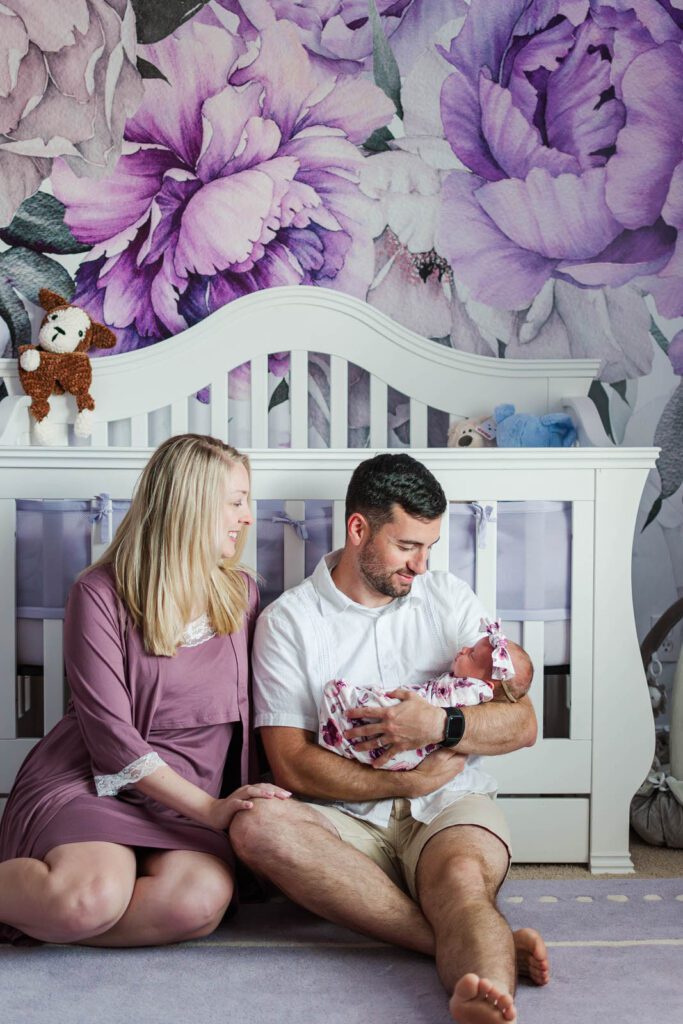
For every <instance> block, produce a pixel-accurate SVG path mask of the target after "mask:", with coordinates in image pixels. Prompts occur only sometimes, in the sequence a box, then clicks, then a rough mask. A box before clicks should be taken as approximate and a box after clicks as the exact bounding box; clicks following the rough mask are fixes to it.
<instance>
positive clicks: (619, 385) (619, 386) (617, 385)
mask: <svg viewBox="0 0 683 1024" xmlns="http://www.w3.org/2000/svg"><path fill="white" fill-rule="evenodd" d="M610 387H611V388H614V390H615V391H616V393H617V394H618V395H619V398H621V399H622V401H624V402H626V404H627V405H628V398H627V397H626V381H625V380H616V381H614V383H613V384H610Z"/></svg>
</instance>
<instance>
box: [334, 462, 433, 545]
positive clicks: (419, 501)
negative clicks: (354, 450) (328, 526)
mask: <svg viewBox="0 0 683 1024" xmlns="http://www.w3.org/2000/svg"><path fill="white" fill-rule="evenodd" d="M447 504H448V503H447V501H446V495H445V494H444V492H443V488H442V487H441V484H440V483H439V481H438V480H437V479H436V477H435V476H434V474H433V473H430V471H429V470H428V469H427V467H426V466H423V465H422V463H421V462H418V461H417V459H413V458H412V457H411V456H410V455H406V454H404V453H402V452H401V453H397V454H395V455H392V454H389V453H385V454H382V455H375V457H374V458H373V459H367V460H365V461H364V462H361V463H360V465H358V466H357V467H356V469H355V471H354V473H353V476H352V477H351V480H350V481H349V487H348V490H347V492H346V522H347V523H348V521H349V516H351V515H353V513H354V512H359V513H360V514H361V515H362V516H365V518H366V519H367V521H368V523H369V524H370V529H371V531H372V533H373V534H374V533H376V532H377V530H379V529H381V527H382V526H384V524H385V523H388V522H391V519H392V517H393V510H394V505H400V507H401V508H402V509H403V511H404V512H405V513H406V514H407V515H409V516H412V517H413V519H424V520H427V521H430V520H432V519H437V518H438V517H439V516H442V515H443V514H444V512H445V511H446V507H447Z"/></svg>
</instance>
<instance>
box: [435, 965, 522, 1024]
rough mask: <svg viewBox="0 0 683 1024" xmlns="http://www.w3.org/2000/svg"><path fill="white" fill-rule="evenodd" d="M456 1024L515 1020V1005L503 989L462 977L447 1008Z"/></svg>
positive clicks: (473, 976) (498, 1023)
mask: <svg viewBox="0 0 683 1024" xmlns="http://www.w3.org/2000/svg"><path fill="white" fill-rule="evenodd" d="M448 1008H449V1010H450V1011H451V1016H452V1018H453V1020H456V1021H458V1024H501V1021H506V1020H507V1021H511V1020H516V1019H517V1012H516V1010H515V1003H514V1000H513V998H512V996H511V995H510V993H509V992H506V991H505V988H504V986H502V985H497V984H495V983H494V982H492V981H488V979H487V978H480V977H479V976H478V975H477V974H465V975H463V977H462V978H461V979H460V981H459V982H458V984H457V985H456V986H455V991H454V993H453V997H452V999H451V1001H450V1003H449V1004H448Z"/></svg>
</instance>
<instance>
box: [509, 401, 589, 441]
mask: <svg viewBox="0 0 683 1024" xmlns="http://www.w3.org/2000/svg"><path fill="white" fill-rule="evenodd" d="M493 418H494V419H495V421H496V426H497V430H496V441H497V443H498V447H499V448H571V447H572V445H573V444H574V442H575V441H576V427H575V426H574V421H573V420H572V418H571V416H568V415H567V414H566V413H563V412H550V413H546V415H545V416H532V415H531V414H530V413H525V412H515V407H514V405H497V406H496V408H495V409H494V410H493Z"/></svg>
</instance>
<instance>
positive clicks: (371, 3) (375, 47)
mask: <svg viewBox="0 0 683 1024" xmlns="http://www.w3.org/2000/svg"><path fill="white" fill-rule="evenodd" d="M368 8H369V12H370V24H371V25H372V70H373V74H374V77H375V82H376V83H377V85H378V86H379V87H380V89H381V90H382V92H384V93H386V95H387V96H388V97H389V99H390V100H391V101H392V103H393V104H394V106H395V107H396V113H397V114H398V116H399V117H401V118H402V117H403V105H402V103H401V75H400V73H399V70H398V64H397V63H396V58H395V57H394V55H393V53H392V52H391V47H390V46H389V41H388V40H387V37H386V36H385V35H384V29H383V28H382V21H381V19H380V16H379V13H378V11H377V4H376V3H375V0H368Z"/></svg>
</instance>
